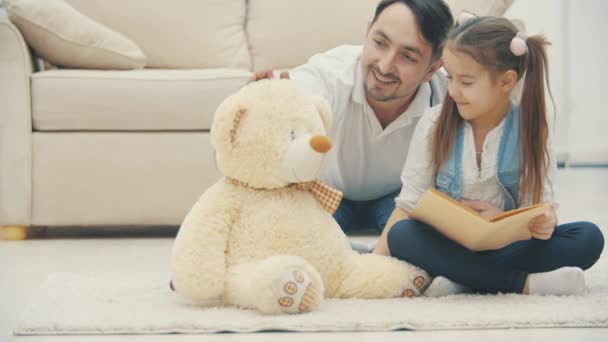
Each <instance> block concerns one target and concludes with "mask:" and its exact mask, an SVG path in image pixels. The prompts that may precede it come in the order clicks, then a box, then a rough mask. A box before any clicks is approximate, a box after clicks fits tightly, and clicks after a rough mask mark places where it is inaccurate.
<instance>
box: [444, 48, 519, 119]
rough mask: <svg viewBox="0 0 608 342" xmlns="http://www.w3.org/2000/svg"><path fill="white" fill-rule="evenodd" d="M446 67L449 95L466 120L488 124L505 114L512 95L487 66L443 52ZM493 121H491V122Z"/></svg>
mask: <svg viewBox="0 0 608 342" xmlns="http://www.w3.org/2000/svg"><path fill="white" fill-rule="evenodd" d="M443 66H444V67H445V70H446V71H447V73H448V93H449V95H450V97H451V98H452V99H453V100H454V102H455V103H456V106H457V107H458V112H459V113H460V116H462V118H463V119H464V120H467V121H471V120H472V121H475V120H476V119H477V120H478V121H486V120H490V119H491V118H490V117H488V116H494V115H504V112H503V111H504V109H503V108H504V106H505V104H506V105H508V103H509V92H508V91H505V87H504V86H501V81H500V77H493V75H492V73H491V72H490V71H488V70H487V69H486V68H485V67H484V66H482V65H481V64H479V63H477V62H476V61H475V60H474V59H473V58H472V57H471V56H469V55H468V54H466V53H462V52H457V51H454V50H451V49H450V48H449V47H446V48H445V49H443ZM490 121H492V120H490Z"/></svg>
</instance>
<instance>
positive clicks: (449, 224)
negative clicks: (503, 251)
mask: <svg viewBox="0 0 608 342" xmlns="http://www.w3.org/2000/svg"><path fill="white" fill-rule="evenodd" d="M548 208H549V204H548V203H539V204H535V205H532V206H529V207H524V208H518V209H514V210H510V211H506V212H504V213H502V214H500V215H497V216H495V217H492V218H489V219H488V218H485V217H483V216H481V215H480V214H479V213H478V212H477V211H475V210H473V209H471V208H469V207H466V206H465V205H463V204H462V203H460V202H458V201H456V200H454V199H453V198H451V197H450V196H448V195H446V194H444V193H442V192H440V191H438V190H436V189H433V188H431V189H429V190H427V191H426V192H425V193H424V195H423V196H422V198H421V199H420V200H419V201H418V203H417V204H416V206H415V207H414V209H413V210H412V212H411V213H410V214H409V217H410V218H412V219H415V220H418V221H422V222H424V223H426V224H428V225H430V226H432V227H433V228H435V229H436V230H437V231H439V232H440V233H442V234H443V235H445V236H446V237H448V238H450V239H452V240H454V241H456V242H458V243H459V244H461V245H462V246H464V247H466V248H468V249H470V250H472V251H485V250H494V249H500V248H503V247H505V246H507V245H509V244H511V243H513V242H515V241H520V240H529V239H531V238H532V235H530V232H529V231H528V222H529V221H530V220H531V219H532V218H533V217H536V216H538V215H542V214H543V213H544V212H545V211H546V210H547V209H548Z"/></svg>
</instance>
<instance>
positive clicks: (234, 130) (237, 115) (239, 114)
mask: <svg viewBox="0 0 608 342" xmlns="http://www.w3.org/2000/svg"><path fill="white" fill-rule="evenodd" d="M245 114H247V109H245V108H243V107H241V108H239V109H238V110H237V111H236V113H235V114H234V120H233V122H232V128H230V133H229V134H230V145H233V146H234V143H235V141H236V133H237V130H238V129H239V126H240V124H241V120H243V117H245Z"/></svg>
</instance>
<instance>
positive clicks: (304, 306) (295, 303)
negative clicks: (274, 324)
mask: <svg viewBox="0 0 608 342" xmlns="http://www.w3.org/2000/svg"><path fill="white" fill-rule="evenodd" d="M279 285H280V288H279V289H278V290H279V291H278V293H279V298H278V299H277V301H278V304H279V306H280V307H281V310H283V311H284V312H287V313H301V312H308V311H311V310H313V309H314V308H315V307H317V305H318V304H319V302H320V300H321V296H322V293H321V292H320V291H319V288H318V286H316V285H315V284H314V283H313V282H312V280H311V278H310V275H309V274H308V273H307V272H306V271H304V270H301V269H292V270H289V271H288V272H286V273H285V275H284V276H283V278H282V281H280V282H279Z"/></svg>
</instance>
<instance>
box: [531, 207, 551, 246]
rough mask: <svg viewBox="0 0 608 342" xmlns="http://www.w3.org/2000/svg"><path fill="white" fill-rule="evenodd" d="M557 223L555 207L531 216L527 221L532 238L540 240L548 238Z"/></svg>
mask: <svg viewBox="0 0 608 342" xmlns="http://www.w3.org/2000/svg"><path fill="white" fill-rule="evenodd" d="M556 225H557V214H556V213H555V208H553V207H550V208H549V209H547V211H545V213H544V214H542V215H538V216H536V217H533V218H532V219H531V220H530V222H528V230H529V231H530V234H531V235H532V237H533V238H536V239H540V240H549V239H550V238H551V235H553V231H554V230H555V226H556Z"/></svg>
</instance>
